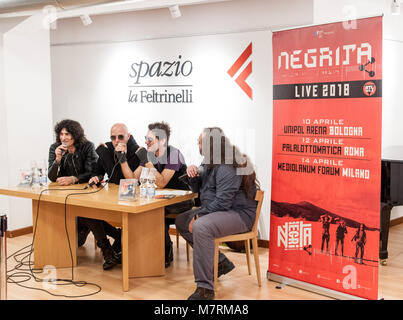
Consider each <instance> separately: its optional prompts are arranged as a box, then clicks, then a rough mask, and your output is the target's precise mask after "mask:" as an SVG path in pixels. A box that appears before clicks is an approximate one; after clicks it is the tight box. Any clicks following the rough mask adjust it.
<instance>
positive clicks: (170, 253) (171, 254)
mask: <svg viewBox="0 0 403 320" xmlns="http://www.w3.org/2000/svg"><path fill="white" fill-rule="evenodd" d="M172 261H174V251H173V247H172V242H171V245H170V246H169V248H168V251H167V252H165V268H168V267H169V266H170V265H171V262H172Z"/></svg>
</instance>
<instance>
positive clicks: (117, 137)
mask: <svg viewBox="0 0 403 320" xmlns="http://www.w3.org/2000/svg"><path fill="white" fill-rule="evenodd" d="M124 138H125V135H123V134H119V135H117V136H111V140H112V141H113V140H116V139H119V140H123V139H124Z"/></svg>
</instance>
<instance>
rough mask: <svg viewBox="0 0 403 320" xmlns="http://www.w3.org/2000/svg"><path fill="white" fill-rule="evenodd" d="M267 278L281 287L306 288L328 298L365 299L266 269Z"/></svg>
mask: <svg viewBox="0 0 403 320" xmlns="http://www.w3.org/2000/svg"><path fill="white" fill-rule="evenodd" d="M267 279H268V280H271V281H274V282H278V283H280V287H281V288H283V287H285V286H291V287H295V288H298V289H302V290H306V291H310V292H313V293H316V294H320V295H323V296H327V297H330V298H334V299H338V300H367V299H364V298H361V297H357V296H353V295H351V294H347V293H343V292H338V291H335V290H331V289H327V288H323V287H320V286H317V285H314V284H310V283H307V282H303V281H299V280H295V279H291V278H287V277H284V276H280V275H278V274H274V273H271V272H269V271H267Z"/></svg>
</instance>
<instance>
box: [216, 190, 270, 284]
mask: <svg viewBox="0 0 403 320" xmlns="http://www.w3.org/2000/svg"><path fill="white" fill-rule="evenodd" d="M263 197H264V191H261V190H257V192H256V196H255V200H256V201H258V204H257V208H256V219H255V223H254V224H253V228H252V230H251V231H249V232H245V233H238V234H233V235H229V236H225V237H221V238H216V239H214V242H215V248H214V291H216V288H217V278H218V253H219V245H220V243H223V242H231V241H241V240H244V241H245V251H246V261H247V263H248V272H249V275H250V274H251V268H250V259H249V255H250V242H249V241H250V240H252V247H253V255H254V257H255V266H256V275H257V282H258V285H259V287H261V285H262V283H261V277H260V264H259V253H258V245H257V231H258V230H257V225H258V222H259V216H260V210H261V208H262V203H263Z"/></svg>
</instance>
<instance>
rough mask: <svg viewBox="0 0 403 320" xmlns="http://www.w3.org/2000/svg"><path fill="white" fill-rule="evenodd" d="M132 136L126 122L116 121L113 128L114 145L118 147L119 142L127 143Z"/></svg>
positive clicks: (112, 138)
mask: <svg viewBox="0 0 403 320" xmlns="http://www.w3.org/2000/svg"><path fill="white" fill-rule="evenodd" d="M129 138H130V133H129V131H128V129H127V126H126V125H125V124H124V123H115V124H114V125H113V126H112V128H111V140H112V144H113V147H114V148H116V146H117V145H118V144H119V143H124V144H126V143H127V141H129Z"/></svg>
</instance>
